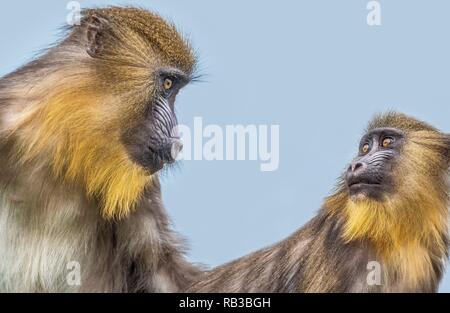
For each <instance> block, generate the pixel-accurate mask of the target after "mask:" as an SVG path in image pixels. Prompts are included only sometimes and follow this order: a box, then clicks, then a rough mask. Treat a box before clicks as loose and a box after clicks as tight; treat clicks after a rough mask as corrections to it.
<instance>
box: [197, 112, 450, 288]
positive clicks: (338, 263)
mask: <svg viewBox="0 0 450 313" xmlns="http://www.w3.org/2000/svg"><path fill="white" fill-rule="evenodd" d="M379 127H391V128H397V129H399V130H401V131H403V132H404V133H405V134H406V144H405V146H404V148H403V150H402V152H401V159H400V160H399V161H398V165H397V166H396V167H395V168H394V177H395V178H396V181H395V188H394V193H393V194H392V195H390V196H388V197H387V198H386V199H383V200H380V201H375V200H368V199H364V200H358V199H352V198H350V197H349V195H348V191H347V189H346V187H345V186H344V183H343V181H342V182H341V183H340V184H339V185H338V188H337V191H336V192H335V194H334V195H332V196H331V197H329V198H328V199H327V200H326V201H325V204H324V205H323V207H322V209H321V210H320V211H319V213H318V215H317V216H316V217H315V218H313V219H312V220H311V221H310V222H309V223H308V224H307V225H305V226H304V227H303V228H301V229H300V230H299V231H297V232H296V233H295V234H293V235H292V236H290V237H289V238H288V239H286V240H284V241H282V242H280V243H278V244H275V245H273V246H271V247H269V248H266V249H263V250H261V251H258V252H255V253H253V254H250V255H248V256H245V257H243V258H241V259H239V260H236V261H234V262H231V263H229V264H226V265H223V266H220V267H218V268H217V269H214V270H212V271H210V272H209V273H207V274H205V275H204V276H202V277H201V278H200V279H199V281H198V282H196V283H195V284H194V285H193V286H191V287H190V288H189V289H188V291H190V292H434V291H437V289H438V284H439V281H440V279H441V277H442V273H443V268H444V264H445V261H446V259H447V254H448V205H449V198H448V190H449V189H448V187H449V186H448V166H449V151H450V140H449V137H448V136H446V135H444V134H442V133H441V132H439V131H437V130H436V129H434V128H433V127H431V126H429V125H427V124H425V123H423V122H420V121H417V120H415V119H413V118H411V117H407V116H405V115H402V114H397V113H389V114H386V115H383V116H379V117H377V118H375V119H374V120H373V121H372V122H371V123H370V125H369V130H370V129H373V128H379ZM371 261H376V262H378V264H380V265H381V273H380V274H381V275H380V278H381V284H369V283H368V280H367V279H368V277H369V275H370V274H371V273H370V271H371V270H373V268H372V267H371V265H370V264H371V263H369V262H371ZM369 282H370V280H369Z"/></svg>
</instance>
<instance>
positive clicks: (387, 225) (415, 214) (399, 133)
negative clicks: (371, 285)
mask: <svg viewBox="0 0 450 313" xmlns="http://www.w3.org/2000/svg"><path fill="white" fill-rule="evenodd" d="M449 165H450V137H449V136H448V135H446V134H444V133H442V132H440V131H438V130H437V129H435V128H434V127H432V126H430V125H428V124H426V123H424V122H421V121H418V120H416V119H414V118H412V117H409V116H406V115H403V114H399V113H393V112H390V113H387V114H383V115H379V116H377V117H375V118H374V119H373V120H372V121H371V122H370V123H369V127H368V129H367V131H366V133H365V134H364V136H363V137H362V139H361V142H360V144H359V149H358V154H357V156H356V157H355V159H354V160H353V161H352V162H351V164H350V165H349V166H348V168H347V169H346V171H345V173H344V175H343V179H342V182H341V184H340V187H339V188H338V192H337V193H336V194H335V195H333V196H331V197H330V198H328V200H327V204H326V206H327V208H328V209H330V210H331V211H332V212H333V213H337V214H339V215H340V216H342V217H343V220H344V221H345V222H344V237H345V239H347V240H349V241H350V240H354V239H370V240H371V241H372V242H374V243H375V245H379V246H381V247H382V249H385V248H387V247H398V246H399V245H401V244H404V242H405V241H411V240H419V241H420V240H424V241H426V242H427V243H430V242H436V241H438V242H439V244H438V246H442V247H443V245H445V243H444V242H443V238H440V237H441V235H442V234H445V233H446V229H445V228H446V219H447V216H448V205H449V199H448V192H449V190H450V189H449V185H448V174H449V171H448V169H449Z"/></svg>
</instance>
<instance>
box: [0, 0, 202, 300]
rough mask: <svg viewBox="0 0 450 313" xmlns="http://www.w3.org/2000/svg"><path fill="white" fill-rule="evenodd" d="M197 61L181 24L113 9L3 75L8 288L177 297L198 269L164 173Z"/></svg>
mask: <svg viewBox="0 0 450 313" xmlns="http://www.w3.org/2000/svg"><path fill="white" fill-rule="evenodd" d="M194 66H195V57H194V55H193V53H192V50H191V48H190V46H189V44H188V43H187V42H185V41H184V40H183V38H182V37H181V35H180V34H179V33H178V32H177V30H176V29H175V27H174V26H173V25H171V24H169V23H167V22H165V21H164V20H163V19H162V18H161V17H159V16H158V15H156V14H153V13H151V12H148V11H145V10H141V9H135V8H119V7H110V8H102V9H88V10H85V11H84V12H83V18H82V20H81V25H77V26H73V27H72V28H70V29H69V30H68V34H67V36H66V37H65V38H64V39H63V40H62V41H61V42H59V43H58V44H57V45H55V46H54V47H52V48H51V49H49V50H48V51H47V52H46V53H45V54H43V55H42V56H40V57H39V58H37V59H36V60H34V61H32V62H30V63H29V64H27V65H25V66H23V67H22V68H20V69H18V70H17V71H15V72H13V73H11V74H9V75H7V76H5V77H3V78H2V79H1V80H0V251H1V257H0V291H6V292H35V291H37V292H64V291H86V292H138V291H139V292H140V291H143V292H175V291H178V290H181V289H183V288H185V287H186V286H187V285H188V284H190V283H191V282H192V280H193V279H194V277H196V276H197V275H198V274H199V270H198V269H197V268H196V267H195V266H193V265H191V264H189V263H188V262H187V261H186V260H185V258H184V251H183V248H182V245H181V244H180V239H179V238H178V236H177V235H176V234H175V233H174V232H173V231H172V229H171V226H170V221H169V219H168V217H167V214H166V211H165V208H164V206H163V204H162V201H161V191H160V183H159V179H158V171H159V170H160V169H161V168H162V167H163V166H164V165H165V164H167V163H171V162H173V161H174V160H175V156H176V155H174V154H173V153H172V154H171V153H168V151H169V152H174V151H175V152H177V151H176V150H177V149H178V147H179V143H178V137H177V134H176V133H175V132H174V131H173V129H174V128H175V126H176V117H175V113H174V103H175V97H176V94H177V93H178V91H179V90H180V89H181V88H182V87H183V86H184V85H186V84H187V83H188V82H189V81H190V79H191V78H192V74H193V70H194ZM74 264H75V266H74ZM74 270H75V271H77V270H78V271H79V274H80V276H81V277H80V279H79V280H77V279H75V280H71V279H68V278H70V277H72V276H70V275H73V274H74ZM75 274H76V273H75Z"/></svg>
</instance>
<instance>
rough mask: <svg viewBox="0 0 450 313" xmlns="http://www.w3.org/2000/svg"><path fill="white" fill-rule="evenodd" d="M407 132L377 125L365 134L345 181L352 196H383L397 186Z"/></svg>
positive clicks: (377, 197) (375, 197) (377, 198)
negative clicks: (396, 175) (397, 165)
mask: <svg viewBox="0 0 450 313" xmlns="http://www.w3.org/2000/svg"><path fill="white" fill-rule="evenodd" d="M404 139H405V135H404V133H403V132H402V131H400V130H398V129H396V128H375V129H373V130H371V131H369V132H368V133H367V134H365V135H364V136H363V137H362V139H361V142H360V145H359V153H358V156H357V157H356V158H355V159H354V161H353V162H352V163H351V164H350V166H349V168H348V169H347V172H346V175H345V182H346V185H347V188H348V192H349V194H350V196H351V197H355V198H365V197H368V198H373V199H375V200H379V199H381V198H382V197H383V195H385V194H388V193H389V192H390V191H392V189H393V188H394V184H393V168H394V166H395V163H396V160H397V159H398V158H399V155H400V150H401V148H402V146H403V143H404Z"/></svg>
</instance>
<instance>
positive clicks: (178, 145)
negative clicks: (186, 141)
mask: <svg viewBox="0 0 450 313" xmlns="http://www.w3.org/2000/svg"><path fill="white" fill-rule="evenodd" d="M170 145H171V146H170V157H171V162H175V161H176V160H177V157H178V155H179V154H180V152H181V150H183V143H182V142H181V140H180V139H172V141H171V143H170Z"/></svg>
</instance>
